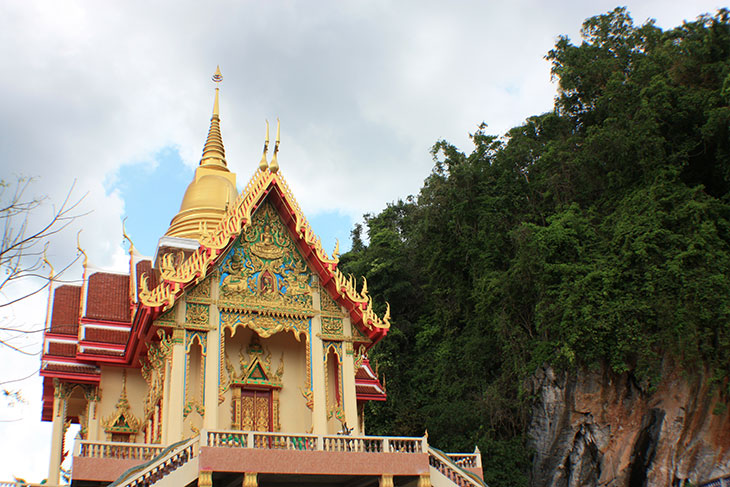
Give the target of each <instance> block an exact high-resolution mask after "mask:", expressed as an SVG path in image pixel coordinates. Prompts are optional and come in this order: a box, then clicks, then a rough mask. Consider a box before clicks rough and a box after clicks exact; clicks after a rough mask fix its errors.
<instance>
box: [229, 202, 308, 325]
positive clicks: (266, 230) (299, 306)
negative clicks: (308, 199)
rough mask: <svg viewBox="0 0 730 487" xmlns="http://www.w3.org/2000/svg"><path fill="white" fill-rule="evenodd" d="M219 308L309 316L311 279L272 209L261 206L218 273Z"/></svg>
mask: <svg viewBox="0 0 730 487" xmlns="http://www.w3.org/2000/svg"><path fill="white" fill-rule="evenodd" d="M220 271H221V277H220V303H219V305H220V307H221V308H222V309H241V308H243V309H248V310H252V311H259V312H260V311H263V312H273V313H276V314H279V315H287V316H292V315H300V316H301V315H302V314H309V313H308V312H311V310H312V287H311V284H310V283H311V282H312V273H311V272H310V270H309V269H308V267H307V264H306V262H305V261H304V259H303V258H302V256H301V255H300V254H299V251H298V250H297V249H296V246H295V245H294V242H293V241H292V239H291V237H290V236H289V233H288V230H287V229H286V227H285V226H284V224H283V223H282V221H281V219H280V218H279V215H278V214H277V213H276V210H275V209H274V207H273V206H272V205H271V203H269V202H267V201H265V202H264V204H263V205H261V207H260V208H259V209H258V211H257V212H256V213H255V214H254V217H253V224H252V225H250V226H248V227H247V228H246V229H245V230H244V231H243V232H242V233H241V236H240V237H239V238H238V239H237V240H236V243H235V244H234V245H233V247H232V248H231V250H230V251H229V252H228V254H226V257H225V258H224V260H223V263H222V264H221V267H220Z"/></svg>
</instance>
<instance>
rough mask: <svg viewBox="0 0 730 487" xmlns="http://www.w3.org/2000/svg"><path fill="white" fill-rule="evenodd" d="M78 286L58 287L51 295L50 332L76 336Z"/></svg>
mask: <svg viewBox="0 0 730 487" xmlns="http://www.w3.org/2000/svg"><path fill="white" fill-rule="evenodd" d="M80 302H81V287H80V286H69V285H64V286H60V287H58V288H57V289H56V291H55V292H54V293H53V312H52V313H51V332H52V333H63V334H65V335H74V336H76V335H77V334H78V323H79V304H80Z"/></svg>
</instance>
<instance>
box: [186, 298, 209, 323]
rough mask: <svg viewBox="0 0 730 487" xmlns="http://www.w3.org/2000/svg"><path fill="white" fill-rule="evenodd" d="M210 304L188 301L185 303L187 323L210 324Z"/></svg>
mask: <svg viewBox="0 0 730 487" xmlns="http://www.w3.org/2000/svg"><path fill="white" fill-rule="evenodd" d="M208 317H209V313H208V305H207V304H195V303H186V305H185V325H193V326H195V325H197V326H206V325H208Z"/></svg>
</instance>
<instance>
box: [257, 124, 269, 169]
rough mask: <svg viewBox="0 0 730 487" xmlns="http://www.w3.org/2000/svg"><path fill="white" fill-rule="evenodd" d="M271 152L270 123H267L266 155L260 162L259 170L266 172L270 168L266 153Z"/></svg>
mask: <svg viewBox="0 0 730 487" xmlns="http://www.w3.org/2000/svg"><path fill="white" fill-rule="evenodd" d="M268 151H269V121H268V120H267V121H266V139H265V140H264V153H263V155H262V156H261V162H259V169H260V170H262V171H266V169H268V167H269V162H268V161H267V160H266V153H267V152H268Z"/></svg>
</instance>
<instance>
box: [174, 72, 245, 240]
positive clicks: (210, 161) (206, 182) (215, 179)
mask: <svg viewBox="0 0 730 487" xmlns="http://www.w3.org/2000/svg"><path fill="white" fill-rule="evenodd" d="M222 79H223V77H222V76H221V73H220V68H219V69H216V73H215V75H214V76H213V80H214V81H216V82H219V81H220V80H222ZM237 196H238V191H237V190H236V175H235V174H234V173H232V172H231V171H229V170H228V166H227V165H226V153H225V149H224V148H223V139H222V137H221V127H220V116H219V110H218V88H216V89H215V102H214V103H213V116H212V117H211V118H210V129H209V130H208V138H207V139H206V141H205V146H204V147H203V156H202V158H201V159H200V165H199V166H198V167H197V169H196V170H195V177H194V178H193V181H192V182H191V183H190V185H189V186H188V189H187V190H186V191H185V196H183V200H182V204H181V205H180V211H178V213H177V215H175V217H174V218H173V219H172V222H171V223H170V228H168V229H167V232H165V235H166V236H168V237H181V238H191V239H195V240H200V238H201V237H202V233H201V229H202V228H204V227H207V228H208V230H210V229H213V228H215V227H216V225H217V224H218V222H220V220H221V218H222V217H223V214H224V213H225V211H226V207H227V206H228V204H230V203H232V202H233V201H235V199H236V197H237Z"/></svg>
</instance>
